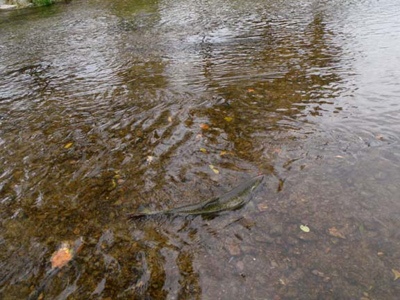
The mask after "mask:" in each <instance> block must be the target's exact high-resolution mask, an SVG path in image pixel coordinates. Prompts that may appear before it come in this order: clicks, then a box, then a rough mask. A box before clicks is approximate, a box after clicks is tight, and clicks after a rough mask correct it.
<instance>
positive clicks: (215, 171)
mask: <svg viewBox="0 0 400 300" xmlns="http://www.w3.org/2000/svg"><path fill="white" fill-rule="evenodd" d="M209 167H210V168H211V170H213V172H214V173H215V174H219V170H218V169H216V168H215V167H214V166H213V165H209Z"/></svg>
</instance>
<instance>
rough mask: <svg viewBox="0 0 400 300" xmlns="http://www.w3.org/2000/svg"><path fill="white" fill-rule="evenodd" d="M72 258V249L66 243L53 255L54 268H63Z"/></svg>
mask: <svg viewBox="0 0 400 300" xmlns="http://www.w3.org/2000/svg"><path fill="white" fill-rule="evenodd" d="M71 259H72V250H71V248H70V247H69V245H68V244H67V243H64V244H63V245H62V246H61V248H60V249H58V250H57V251H56V252H55V253H54V254H53V256H52V257H51V267H52V268H62V267H64V266H65V265H66V264H67V263H68V262H69V261H70V260H71Z"/></svg>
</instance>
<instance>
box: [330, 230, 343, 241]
mask: <svg viewBox="0 0 400 300" xmlns="http://www.w3.org/2000/svg"><path fill="white" fill-rule="evenodd" d="M329 234H330V235H331V236H334V237H337V238H340V239H345V238H346V237H345V236H344V235H343V234H342V233H340V232H339V231H338V230H337V229H336V228H335V227H332V228H329Z"/></svg>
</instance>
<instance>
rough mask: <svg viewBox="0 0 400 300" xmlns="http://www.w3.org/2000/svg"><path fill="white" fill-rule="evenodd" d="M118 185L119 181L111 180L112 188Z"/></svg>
mask: <svg viewBox="0 0 400 300" xmlns="http://www.w3.org/2000/svg"><path fill="white" fill-rule="evenodd" d="M116 187H117V183H116V182H115V180H114V179H112V180H111V188H113V189H115V188H116Z"/></svg>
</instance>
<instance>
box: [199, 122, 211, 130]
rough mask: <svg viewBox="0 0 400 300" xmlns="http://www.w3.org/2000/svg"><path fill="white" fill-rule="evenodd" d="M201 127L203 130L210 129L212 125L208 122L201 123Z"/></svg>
mask: <svg viewBox="0 0 400 300" xmlns="http://www.w3.org/2000/svg"><path fill="white" fill-rule="evenodd" d="M200 128H201V129H203V130H208V129H210V126H209V125H208V124H204V123H201V124H200Z"/></svg>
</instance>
